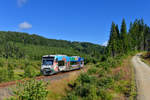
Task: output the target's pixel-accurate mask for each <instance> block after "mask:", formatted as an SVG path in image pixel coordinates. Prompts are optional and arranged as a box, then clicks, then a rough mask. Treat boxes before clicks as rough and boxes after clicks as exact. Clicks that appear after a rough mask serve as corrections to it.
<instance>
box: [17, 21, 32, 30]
mask: <svg viewBox="0 0 150 100" xmlns="http://www.w3.org/2000/svg"><path fill="white" fill-rule="evenodd" d="M30 28H32V25H31V24H29V23H28V22H23V23H21V24H19V29H20V30H25V29H30Z"/></svg>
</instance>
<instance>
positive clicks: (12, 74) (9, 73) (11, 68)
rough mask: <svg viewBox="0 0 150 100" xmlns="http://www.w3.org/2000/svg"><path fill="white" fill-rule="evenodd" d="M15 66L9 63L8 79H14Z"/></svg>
mask: <svg viewBox="0 0 150 100" xmlns="http://www.w3.org/2000/svg"><path fill="white" fill-rule="evenodd" d="M13 69H14V68H13V66H12V65H11V64H8V67H7V70H8V79H9V80H13V79H14V71H13Z"/></svg>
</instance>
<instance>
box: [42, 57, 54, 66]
mask: <svg viewBox="0 0 150 100" xmlns="http://www.w3.org/2000/svg"><path fill="white" fill-rule="evenodd" d="M53 62H54V57H43V65H53Z"/></svg>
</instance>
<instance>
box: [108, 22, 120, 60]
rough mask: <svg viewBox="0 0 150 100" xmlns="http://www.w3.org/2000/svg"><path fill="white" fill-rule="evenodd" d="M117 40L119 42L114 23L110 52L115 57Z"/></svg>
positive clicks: (111, 32)
mask: <svg viewBox="0 0 150 100" xmlns="http://www.w3.org/2000/svg"><path fill="white" fill-rule="evenodd" d="M117 40H118V34H117V31H116V25H115V23H114V22H112V25H111V31H110V39H109V43H108V51H109V53H110V54H111V56H113V57H114V56H116V55H117Z"/></svg>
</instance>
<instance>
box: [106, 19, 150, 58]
mask: <svg viewBox="0 0 150 100" xmlns="http://www.w3.org/2000/svg"><path fill="white" fill-rule="evenodd" d="M149 39H150V27H149V26H148V25H147V24H145V23H144V20H143V19H136V20H135V21H134V22H131V23H130V27H129V31H127V25H126V22H125V19H123V20H122V24H121V29H120V30H119V28H118V25H117V24H115V23H114V22H112V25H111V30H110V38H109V41H108V46H107V51H106V52H107V55H111V56H112V57H115V56H118V55H121V54H126V53H128V52H130V51H135V50H139V51H144V50H147V49H148V48H149V47H148V40H149Z"/></svg>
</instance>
